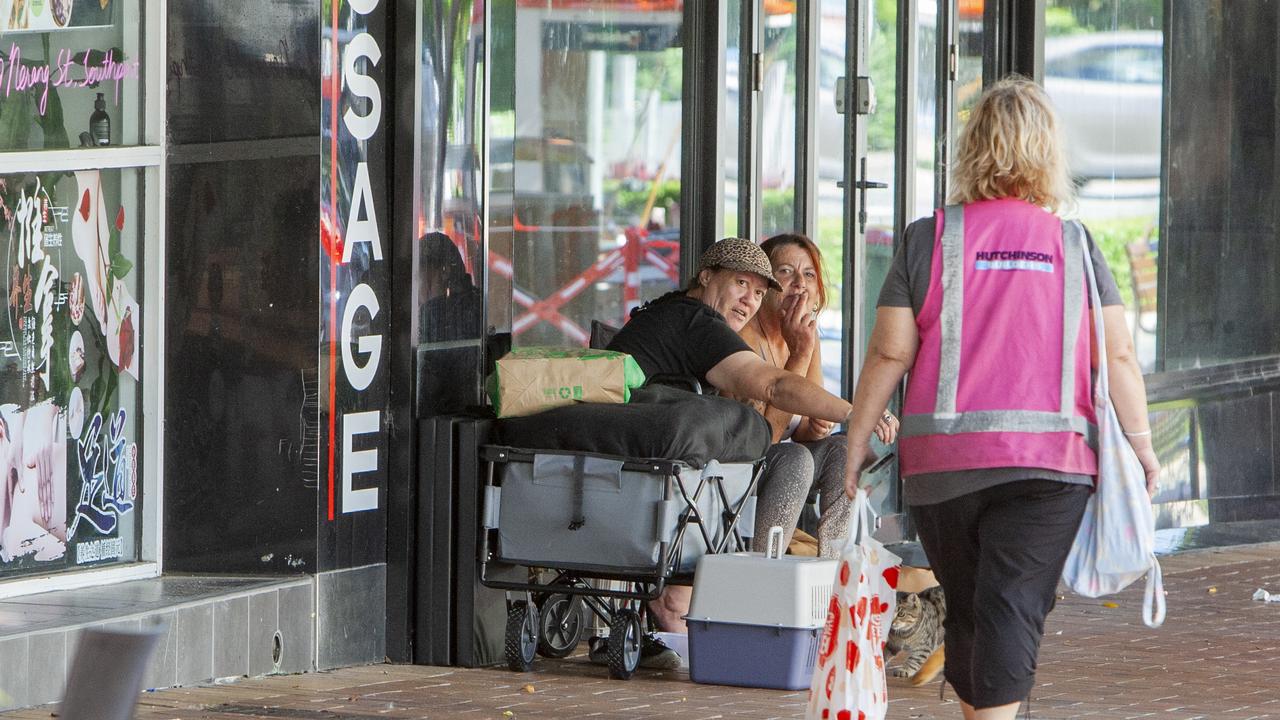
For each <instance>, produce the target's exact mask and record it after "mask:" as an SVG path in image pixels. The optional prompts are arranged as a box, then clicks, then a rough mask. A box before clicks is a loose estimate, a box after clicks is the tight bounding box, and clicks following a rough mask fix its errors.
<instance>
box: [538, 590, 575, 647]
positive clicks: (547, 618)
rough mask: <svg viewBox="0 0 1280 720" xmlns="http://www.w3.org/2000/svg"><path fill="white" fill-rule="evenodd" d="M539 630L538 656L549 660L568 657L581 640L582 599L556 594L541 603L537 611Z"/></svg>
mask: <svg viewBox="0 0 1280 720" xmlns="http://www.w3.org/2000/svg"><path fill="white" fill-rule="evenodd" d="M538 618H539V620H540V622H539V625H540V630H541V632H540V633H539V634H538V654H539V655H541V656H543V657H549V658H562V657H569V653H571V652H573V651H574V649H575V648H577V647H578V641H579V640H581V639H582V630H583V622H582V598H580V597H578V596H577V595H566V594H563V593H558V594H556V595H552V596H550V597H548V598H547V599H546V601H544V602H543V603H542V608H541V609H540V610H539V611H538Z"/></svg>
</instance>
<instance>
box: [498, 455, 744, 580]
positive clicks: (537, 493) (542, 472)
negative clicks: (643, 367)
mask: <svg viewBox="0 0 1280 720" xmlns="http://www.w3.org/2000/svg"><path fill="white" fill-rule="evenodd" d="M754 470H755V466H754V465H753V464H751V463H727V464H720V463H717V462H715V461H712V462H710V463H708V464H707V467H705V468H704V469H703V470H695V469H693V468H691V467H690V466H688V465H686V464H683V463H673V462H671V461H656V462H652V463H649V464H643V463H640V462H636V461H630V460H623V459H620V458H607V457H600V456H596V455H590V454H585V453H544V452H537V453H532V452H531V451H530V452H529V453H521V452H520V451H514V452H512V453H510V454H507V455H506V456H505V460H499V461H496V462H495V471H496V474H497V477H498V478H500V481H501V482H500V484H499V485H500V492H497V493H493V492H491V493H488V494H487V495H486V502H487V503H488V504H489V505H490V507H488V508H486V512H485V517H486V519H487V520H486V525H489V526H491V527H493V526H496V528H497V530H498V538H499V543H498V559H500V560H501V561H503V562H510V563H517V564H521V565H529V566H536V567H549V568H558V569H566V570H582V571H589V572H601V573H619V574H646V575H654V576H662V575H665V574H666V573H665V569H666V567H667V566H668V564H669V562H670V558H671V554H670V552H671V549H670V544H671V543H672V542H673V540H674V539H675V536H676V533H677V530H678V528H679V525H680V518H681V515H682V514H683V513H684V512H685V510H686V509H687V508H688V507H689V504H688V503H687V502H686V501H685V497H684V495H682V494H681V492H680V487H681V486H683V488H684V491H685V493H686V494H687V495H688V497H689V499H690V501H693V502H694V503H695V504H696V506H697V508H698V511H699V513H700V514H701V517H702V518H703V520H704V521H705V522H706V523H707V528H708V533H709V534H710V535H712V541H713V542H716V541H718V540H719V539H720V538H722V537H723V536H724V522H723V519H724V517H725V512H726V510H736V509H737V507H738V506H739V504H740V503H741V501H742V500H743V499H744V496H745V495H746V493H747V491H748V489H749V488H750V486H751V480H752V474H753V472H754ZM673 471H674V472H673ZM707 478H717V479H709V480H707V482H705V483H704V482H703V480H704V479H707ZM668 482H669V483H671V489H670V492H669V494H667V484H668ZM716 484H722V485H723V487H724V490H725V496H726V497H727V498H728V500H729V505H730V507H728V508H727V507H726V506H725V503H724V502H723V501H722V500H721V498H720V493H719V492H717V491H716V487H715V486H716ZM700 485H701V487H702V489H701V492H700V493H699V494H698V496H697V498H696V500H695V498H694V495H695V493H697V492H698V489H699V486H700ZM664 495H666V497H664ZM495 503H496V504H497V505H498V508H497V510H498V512H497V513H494V512H493V510H494V508H493V507H492V505H493V504H495ZM706 552H707V545H706V543H705V541H704V540H703V538H702V533H701V532H700V531H699V529H698V527H697V526H696V525H694V524H692V523H691V524H690V525H689V526H688V528H687V529H686V531H685V533H684V538H683V541H682V543H681V554H680V562H679V566H678V567H677V568H676V572H680V573H684V572H692V571H693V568H694V566H695V565H696V563H697V561H698V558H700V557H702V555H704V554H705V553H706Z"/></svg>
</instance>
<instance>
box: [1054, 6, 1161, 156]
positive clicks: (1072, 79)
mask: <svg viewBox="0 0 1280 720" xmlns="http://www.w3.org/2000/svg"><path fill="white" fill-rule="evenodd" d="M1162 50H1163V48H1162V36H1161V33H1160V32H1159V31H1150V32H1145V31H1142V32H1100V33H1088V34H1080V35H1069V36H1066V37H1056V38H1049V39H1048V40H1046V41H1045V44H1044V75H1045V78H1044V86H1045V90H1046V91H1047V92H1048V94H1049V97H1050V98H1051V99H1052V100H1053V103H1054V105H1055V106H1056V108H1057V110H1058V114H1059V116H1060V117H1061V118H1062V124H1063V129H1064V133H1065V135H1066V138H1067V153H1068V163H1069V164H1070V166H1071V173H1072V175H1074V176H1075V177H1076V178H1078V179H1081V180H1087V179H1090V178H1111V177H1117V178H1137V177H1156V176H1158V175H1159V174H1160V111H1161V106H1162V102H1161V96H1162V95H1161V94H1162V88H1161V79H1162V74H1163V68H1164V65H1163V59H1162V57H1163V55H1162Z"/></svg>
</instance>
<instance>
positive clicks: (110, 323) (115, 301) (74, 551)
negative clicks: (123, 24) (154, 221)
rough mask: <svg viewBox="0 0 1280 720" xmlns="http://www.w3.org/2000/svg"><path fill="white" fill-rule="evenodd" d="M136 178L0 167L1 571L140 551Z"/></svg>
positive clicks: (120, 173) (139, 220)
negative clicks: (1, 255) (0, 311)
mask: <svg viewBox="0 0 1280 720" xmlns="http://www.w3.org/2000/svg"><path fill="white" fill-rule="evenodd" d="M143 178H144V173H143V172H141V171H138V170H115V171H107V170H103V171H98V170H85V171H79V172H48V173H20V174H9V175H0V243H2V244H3V245H4V248H5V257H6V258H7V261H6V264H5V270H4V272H3V276H2V277H0V286H2V287H3V289H4V290H3V291H4V298H5V306H6V313H5V316H4V318H3V319H0V473H2V474H3V475H2V476H3V477H4V479H5V481H4V484H3V485H2V486H0V577H10V576H13V575H20V574H31V573H47V572H50V571H53V570H60V569H67V568H76V567H84V566H90V565H98V564H102V563H107V562H112V561H122V560H133V559H136V558H137V557H138V539H139V535H138V531H139V528H140V524H139V522H138V520H137V517H138V512H137V511H138V509H139V507H140V504H141V502H142V497H141V494H140V492H139V487H140V479H141V472H140V470H141V468H140V462H139V441H140V437H139V432H140V428H141V422H140V420H141V417H140V409H141V406H140V385H139V382H140V380H141V379H142V366H141V355H140V352H139V350H140V348H141V347H142V345H143V341H144V338H142V332H141V329H142V327H143V315H142V310H143V306H144V303H143V297H142V292H141V289H142V288H141V281H140V278H141V277H142V272H143V268H142V267H141V257H140V254H139V252H138V248H139V246H140V239H141V237H142V226H143V225H142V224H143V218H144V217H145V214H144V212H145V208H144V207H143V202H142V198H143V197H144V196H145V192H144V187H143V182H144V180H143Z"/></svg>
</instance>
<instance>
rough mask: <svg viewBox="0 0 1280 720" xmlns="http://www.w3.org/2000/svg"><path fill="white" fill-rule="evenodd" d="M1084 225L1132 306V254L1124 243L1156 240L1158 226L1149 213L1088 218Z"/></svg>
mask: <svg viewBox="0 0 1280 720" xmlns="http://www.w3.org/2000/svg"><path fill="white" fill-rule="evenodd" d="M1085 226H1086V227H1088V228H1089V234H1091V235H1092V236H1093V241H1094V243H1096V244H1097V245H1098V247H1099V248H1100V249H1101V250H1102V255H1103V257H1105V258H1106V259H1107V267H1109V268H1111V274H1112V275H1113V276H1114V277H1115V279H1116V285H1119V286H1120V296H1121V297H1123V298H1124V304H1125V305H1126V306H1129V307H1132V306H1133V276H1132V273H1131V272H1130V270H1129V256H1128V255H1126V254H1125V246H1126V245H1128V244H1129V243H1131V242H1137V241H1140V240H1147V241H1149V242H1152V243H1155V241H1156V240H1158V238H1159V234H1160V231H1159V228H1157V227H1156V226H1155V224H1154V220H1153V219H1152V218H1150V217H1132V218H1118V219H1111V220H1087V221H1085Z"/></svg>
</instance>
